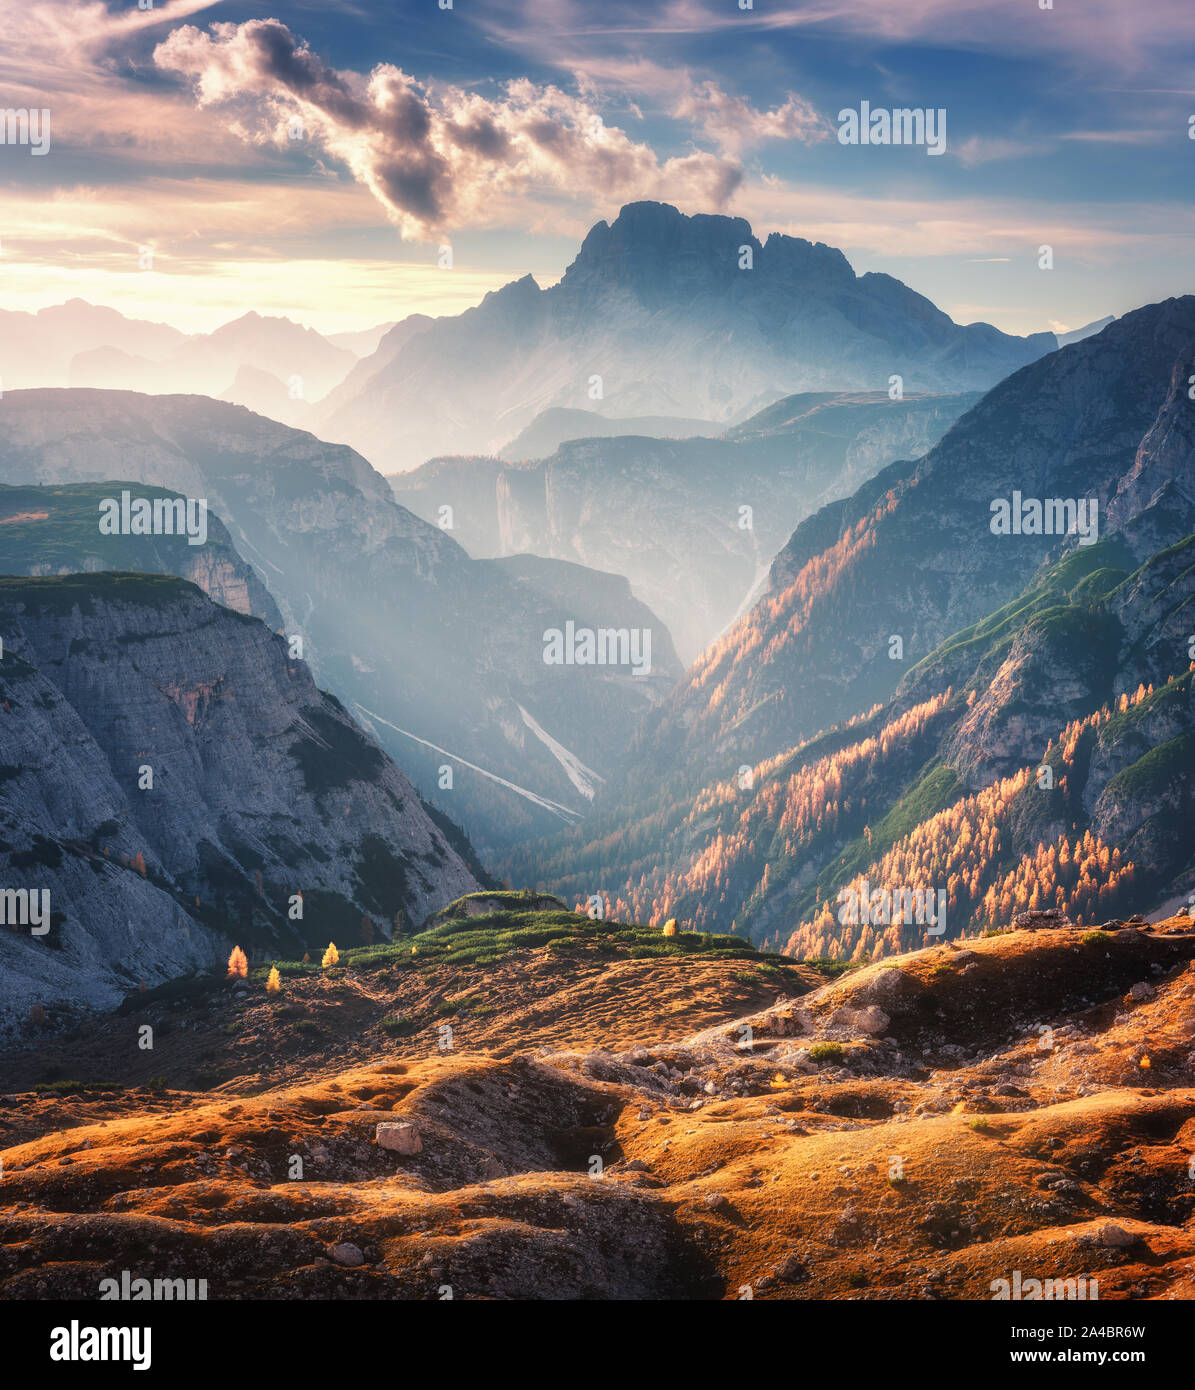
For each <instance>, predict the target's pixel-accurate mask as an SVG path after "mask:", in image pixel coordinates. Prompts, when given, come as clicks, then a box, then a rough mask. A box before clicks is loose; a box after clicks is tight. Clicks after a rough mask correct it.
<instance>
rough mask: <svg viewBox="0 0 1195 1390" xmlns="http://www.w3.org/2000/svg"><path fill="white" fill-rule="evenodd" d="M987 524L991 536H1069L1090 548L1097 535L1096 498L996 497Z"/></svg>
mask: <svg viewBox="0 0 1195 1390" xmlns="http://www.w3.org/2000/svg"><path fill="white" fill-rule="evenodd" d="M991 512H992V519H991V522H990V523H989V526H990V529H991V532H992V535H993V536H1073V535H1078V537H1079V544H1080V545H1094V544H1095V542H1096V541H1097V540H1098V539H1099V533H1100V501H1099V498H1098V497H1080V498H1077V499H1076V498H1074V497H1047V498H1045V499H1044V500H1043V499H1042V498H1040V497H1022V496H1021V494H1020V493H1019V492H1014V493H1013V495H1012V499H1011V501H1010V500H1009V499H1008V498H1007V497H996V498H993V499H992V504H991Z"/></svg>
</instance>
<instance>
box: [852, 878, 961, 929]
mask: <svg viewBox="0 0 1195 1390" xmlns="http://www.w3.org/2000/svg"><path fill="white" fill-rule="evenodd" d="M838 903H839V907H838V921H839V924H840V925H841V926H844V927H847V926H850V927H859V926H864V927H866V926H868V925H870V924H872V923H875V924H878V925H880V926H887V925H888V924H889V923H890V922H893V921H895V920H896V919H897V918H899V919H900V921H901V922H903V923H906V924H910V925H911V924H913V923H916V924H917V926H919V927H925V928H926V935H927V936H941V935H942V933H943V932H944V931H945V930H946V890H945V888H939V889H938V890H937V891H936V892H935V891H934V889H932V888H916V889H914V888H897V889H890V888H872V886H871V884H870V882H869V881H868V880H867V879H864V880H863V882H862V883H861V884H860V885H859V887H857V888H840V889H839V890H838Z"/></svg>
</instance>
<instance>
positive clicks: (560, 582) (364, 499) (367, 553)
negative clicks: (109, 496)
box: [0, 391, 682, 854]
mask: <svg viewBox="0 0 1195 1390" xmlns="http://www.w3.org/2000/svg"><path fill="white" fill-rule="evenodd" d="M4 406H5V408H4V411H3V413H2V414H0V481H5V482H8V483H11V484H18V483H19V484H23V485H29V484H41V485H53V486H55V487H61V486H62V485H63V484H88V485H90V484H94V483H101V482H102V483H105V484H107V487H106V488H105V489H104V490H105V491H109V490H110V489H112V488H119V487H121V486H124V487H132V488H133V489H134V490H136V488H137V485H138V484H149V485H152V486H153V487H158V488H165V489H169V490H171V491H172V492H174V493H176V494H179V495H182V496H184V497H190V498H203V499H206V500H207V501H208V503H209V506H210V508H211V510H212V512H214V514H215V517H216V518H217V519H218V521H220V522H222V523H223V526H222V527H214V528H213V533H212V534H213V536H214V537H215V538H216V539H217V542H218V546H219V545H220V544H223V543H224V541H225V539H226V538H230V539H231V544H232V546H233V547H235V550H236V552H237V554H239V556H240V557H241V558H242V559H244V560H245V561H247V562H248V563H249V564H250V565H252V566H253V569H254V570H255V571H256V573H257V576H258V578H259V579H260V580H261V581H262V582H263V583H264V585H265V586H266V587H267V588H268V590H269V594H270V595H271V596H272V599H273V600H274V601H275V602H276V603H277V608H278V610H279V611H280V613H281V614H282V618H283V622H284V624H285V630H286V632H287V633H288V635H291V636H299V637H301V638H302V642H303V656H304V658H305V659H306V660H307V661H308V662H309V663H310V665H311V668H312V670H313V671H314V672H315V674H316V676H317V678H318V679H319V681H320V682H321V683H322V684H323V685H325V686H326V687H327V688H329V689H330V690H332V691H333V692H334V693H336V694H337V695H339V696H340V698H341V699H342V700H343V701H344V703H345V705H346V707H348V708H349V710H350V712H351V713H352V714H353V715H354V716H355V717H357V718H360V719H363V720H367V721H368V722H369V724H370V727H371V728H372V729H373V730H374V732H375V733H376V734H377V737H378V738H379V740H380V741H381V742H382V743H383V745H384V746H385V747H386V748H387V750H388V751H389V752H391V753H392V755H393V756H395V758H396V760H397V761H398V762H399V764H400V765H401V766H402V767H403V768H404V769H405V770H407V771H408V772H409V774H410V775H411V777H412V779H413V781H414V782H415V783H416V785H417V786H418V787H419V788H420V790H421V791H422V792H423V794H424V795H425V796H426V797H427V798H428V799H429V800H432V801H434V802H435V803H436V804H437V805H439V806H440V807H441V809H442V810H443V811H444V812H445V813H446V814H447V815H449V816H450V817H452V818H453V819H454V820H457V821H458V822H460V823H462V824H463V825H464V826H465V828H466V830H467V831H468V833H469V835H470V837H471V838H472V839H473V841H474V843H475V844H476V846H477V848H478V850H479V852H481V853H483V854H485V853H488V852H490V851H491V850H492V849H494V848H497V847H500V846H505V845H507V844H509V843H510V842H511V840H512V839H517V838H519V837H520V836H523V835H526V834H527V833H529V832H530V831H532V830H536V829H544V828H546V827H547V826H548V825H550V824H552V823H560V822H561V821H564V822H571V821H572V820H574V819H576V818H577V817H578V816H579V815H581V814H582V813H583V811H585V810H587V809H588V806H589V800H590V797H591V795H592V794H593V792H594V791H595V790H596V788H597V787H599V786H600V785H601V783H602V780H603V779H604V778H606V777H608V776H609V775H611V773H612V771H613V769H614V767H615V765H616V763H617V760H618V758H619V757H620V756H621V753H622V751H623V749H624V747H625V745H626V741H627V738H628V736H629V732H630V730H631V728H632V727H633V726H634V723H635V722H636V720H637V718H638V716H639V715H640V714H641V713H642V712H643V711H644V710H646V709H647V708H648V707H649V706H650V705H651V703H652V702H653V701H654V700H657V699H660V698H662V696H663V695H664V694H666V693H667V691H668V690H669V689H671V687H672V686H673V685H674V684H675V682H676V681H677V680H678V679H679V678H680V676H681V674H682V668H681V666H680V663H679V661H678V660H677V657H676V654H675V651H674V650H673V647H672V642H671V639H670V637H669V634H668V632H667V629H666V627H665V625H664V624H663V623H662V622H661V621H660V619H659V618H658V617H656V616H655V615H653V614H652V613H651V612H650V611H649V610H648V609H647V608H646V606H645V605H643V604H642V603H640V602H638V601H637V600H636V599H634V598H633V597H632V595H631V593H630V588H629V585H628V584H627V582H626V580H625V579H622V578H621V577H619V576H616V575H610V574H605V573H601V572H598V571H595V570H585V571H581V570H580V569H579V567H578V566H576V565H571V564H567V563H563V562H560V561H555V560H548V561H540V562H534V563H533V562H527V563H521V562H519V561H517V560H515V559H510V560H501V561H488V560H487V561H479V560H474V559H471V558H470V557H469V556H468V555H467V554H466V552H465V551H464V550H463V549H462V548H461V547H460V546H459V545H458V544H457V543H456V541H455V540H453V539H452V538H451V536H450V535H449V534H448V533H446V532H444V531H442V530H441V529H439V528H438V527H436V526H432V525H429V524H428V523H427V522H425V521H422V520H420V519H419V518H418V517H416V516H414V515H413V514H412V513H411V512H409V511H407V510H406V509H405V508H403V507H401V506H399V505H398V504H397V503H396V502H395V501H394V499H393V496H392V494H391V491H390V488H389V486H388V485H387V484H386V482H385V480H384V479H383V478H382V477H381V475H380V474H378V473H376V472H375V471H374V470H373V469H372V468H370V466H369V464H368V463H367V462H366V461H365V460H364V459H363V458H361V457H360V456H359V455H357V454H355V453H354V452H353V451H352V450H351V449H347V448H344V447H343V446H339V445H327V444H323V443H321V442H320V441H319V440H318V439H315V438H314V437H313V436H312V435H310V434H306V433H303V432H301V431H297V430H292V429H289V428H287V427H286V426H283V425H279V424H277V423H275V422H273V421H270V420H266V419H263V418H262V417H260V416H257V415H253V414H251V413H250V412H249V411H247V410H245V409H243V408H241V407H239V406H234V405H228V404H223V403H221V402H218V401H212V400H207V399H205V398H202V397H195V396H190V397H169V396H144V395H137V394H134V393H131V392H106V391H27V392H11V393H9V392H6V393H5V400H4ZM113 480H115V481H113ZM93 500H94V498H93ZM80 505H83V506H84V509H86V498H85V497H84V500H83V501H82V502H81V503H80ZM20 506H21V508H22V509H23V510H24V511H25V512H26V513H29V512H33V513H36V512H38V511H42V510H45V511H48V512H50V513H51V517H50V518H49V519H47V520H43V521H40V522H39V521H38V520H36V519H34V518H32V517H30V516H28V515H27V516H26V518H25V520H24V521H22V522H21V523H19V524H20V525H21V526H22V528H24V529H23V532H22V533H17V534H16V535H14V545H15V542H16V540H18V539H20V540H22V543H23V544H26V545H28V544H33V541H32V540H31V539H30V538H31V537H32V535H33V534H34V533H36V532H37V528H38V527H39V526H41V527H42V528H44V529H43V531H42V533H41V539H40V542H39V543H40V544H42V545H44V546H45V553H46V555H47V557H48V559H49V561H50V562H52V563H53V565H54V567H55V568H56V569H57V568H61V566H62V565H63V563H77V565H78V566H79V567H80V568H86V567H88V566H91V565H94V564H96V563H97V562H99V563H104V562H106V553H105V552H104V551H103V550H102V549H100V548H98V547H97V544H96V543H97V541H98V539H99V538H98V537H97V536H96V535H94V534H88V535H87V536H86V537H85V538H83V539H80V538H79V537H78V536H74V539H72V536H73V535H74V529H75V526H76V521H75V518H74V516H73V515H68V514H67V513H66V512H64V511H63V510H62V509H61V507H60V506H59V504H58V503H55V504H54V505H50V504H49V503H47V504H45V505H44V506H43V505H42V504H40V503H38V502H37V501H36V499H32V500H29V501H22V502H21V503H20ZM96 519H97V521H98V512H97V517H96ZM224 528H227V531H226V533H225V530H224ZM3 529H4V527H3V526H0V531H3ZM84 530H86V527H84ZM124 539H125V540H127V541H128V542H144V543H145V555H144V560H143V561H142V562H141V563H140V564H139V565H138V568H153V567H156V566H157V565H158V564H159V563H161V561H160V560H159V559H158V558H156V556H157V552H156V550H155V547H154V545H153V544H152V543H151V542H153V541H154V539H155V538H151V537H129V538H124ZM72 546H73V551H72V550H71V547H72ZM183 548H184V549H187V548H188V547H186V546H185V545H184V547H183ZM191 549H192V550H193V551H194V552H195V554H196V555H198V554H200V553H201V552H202V550H203V547H192V548H191ZM64 550H66V551H70V552H71V553H72V554H73V555H74V556H75V557H77V558H76V559H75V560H73V561H67V562H64V560H63V559H62V556H61V552H62V551H64ZM128 553H129V552H128V550H127V549H121V550H119V551H116V550H113V551H110V552H107V557H108V558H111V559H112V560H113V562H119V563H121V564H125V563H129V561H128V559H127V558H126V557H127V555H128ZM26 555H27V553H26ZM55 557H57V558H55ZM200 563H201V562H199V561H198V560H192V559H191V558H190V557H184V558H183V559H182V560H181V561H179V564H180V567H181V568H184V569H186V571H187V573H188V574H192V573H194V574H195V577H196V581H197V582H200V583H205V582H206V581H205V579H204V576H203V574H202V573H201V572H197V571H196V570H195V569H194V568H193V567H194V566H195V565H198V564H200ZM21 564H22V567H23V568H26V567H28V564H29V561H28V558H26V559H24V560H22V561H21ZM189 567H191V568H189ZM227 582H228V581H226V580H225V579H224V578H223V577H222V576H221V574H220V573H216V574H213V577H212V583H213V586H215V585H216V584H217V583H221V584H226V583H227ZM216 591H217V590H216V589H215V587H213V592H216ZM569 624H572V628H571V629H570V628H569ZM599 628H600V629H608V630H611V631H614V632H619V631H625V632H626V634H627V639H626V640H627V643H628V644H629V642H630V640H631V634H632V633H638V634H643V633H649V634H650V642H651V648H650V667H649V669H644V664H643V663H642V662H640V663H639V665H638V668H637V669H636V667H634V666H632V665H631V664H630V663H629V661H626V660H624V661H623V663H622V664H604V665H601V666H597V665H595V666H589V665H584V664H576V663H575V662H574V661H572V660H571V659H567V658H566V659H565V660H563V661H562V663H561V664H549V663H548V662H547V661H546V660H545V652H546V651H547V645H546V643H547V639H546V634H549V633H553V632H559V633H561V634H562V636H563V634H564V633H565V632H566V631H574V632H575V631H577V630H582V629H589V630H592V631H595V632H596V630H597V629H599ZM574 654H575V653H574ZM595 655H597V654H596V653H595ZM607 655H609V653H607ZM617 655H619V656H629V652H628V653H623V652H621V651H620V652H619V653H617Z"/></svg>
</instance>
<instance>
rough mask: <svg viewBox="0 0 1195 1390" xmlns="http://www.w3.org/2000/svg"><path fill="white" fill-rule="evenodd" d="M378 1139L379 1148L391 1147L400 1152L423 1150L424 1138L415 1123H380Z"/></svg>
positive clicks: (419, 1151)
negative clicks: (420, 1135)
mask: <svg viewBox="0 0 1195 1390" xmlns="http://www.w3.org/2000/svg"><path fill="white" fill-rule="evenodd" d="M377 1141H378V1148H380V1149H391V1150H393V1151H394V1152H395V1153H399V1154H417V1153H422V1152H423V1140H422V1139H421V1138H420V1137H419V1131H418V1130H417V1129H416V1128H415V1126H414V1125H399V1124H389V1125H378V1128H377Z"/></svg>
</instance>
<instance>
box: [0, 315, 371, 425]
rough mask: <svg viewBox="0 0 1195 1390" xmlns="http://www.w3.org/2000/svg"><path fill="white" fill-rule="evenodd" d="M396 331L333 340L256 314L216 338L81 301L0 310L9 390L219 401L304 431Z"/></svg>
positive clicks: (2, 362) (2, 375)
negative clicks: (312, 412)
mask: <svg viewBox="0 0 1195 1390" xmlns="http://www.w3.org/2000/svg"><path fill="white" fill-rule="evenodd" d="M393 327H394V325H393V324H383V325H379V326H378V327H377V328H374V329H366V330H364V331H362V332H360V333H338V334H332V335H330V336H327V337H324V336H322V335H321V334H319V333H316V332H315V331H314V330H313V329H310V328H303V327H302V326H301V325H299V324H297V323H294V322H292V321H291V320H290V319H287V318H278V317H270V316H263V315H261V314H257V313H247V314H243V315H241V317H240V318H237V319H235V320H233V321H232V322H230V323H226V324H224V325H223V326H222V327H220V328H217V329H216V330H214V331H213V332H211V333H194V334H187V333H182V332H180V331H179V330H178V329H176V328H172V327H171V326H170V325H168V324H164V323H149V322H145V321H142V320H138V319H130V318H126V317H125V316H124V315H123V314H120V313H118V312H117V311H116V310H115V309H108V308H103V307H100V306H98V305H94V304H88V303H87V302H86V301H85V300H81V299H72V300H68V301H67V302H66V303H65V304H59V305H55V306H54V307H52V308H48V309H40V310H38V312H37V313H35V314H30V313H24V312H20V311H14V310H0V379H2V380H3V383H4V387H5V389H7V390H10V391H11V390H17V389H26V388H30V387H43V386H80V387H94V388H99V389H105V390H119V391H144V392H149V393H151V394H155V395H160V394H170V393H175V392H182V393H187V394H199V395H207V396H215V397H218V398H220V399H224V400H230V401H234V402H235V403H236V404H238V405H246V406H249V407H250V408H251V409H253V410H258V411H260V412H261V413H262V414H266V415H269V416H270V417H271V418H272V419H282V420H284V421H285V422H286V423H297V422H298V421H300V420H301V419H302V418H303V416H304V415H305V414H306V412H307V410H308V409H309V407H310V405H311V403H312V402H314V401H318V400H319V399H320V398H321V397H322V396H324V395H326V394H327V392H329V391H330V390H331V389H332V388H333V387H334V386H335V385H337V384H338V383H339V382H340V381H341V380H342V379H343V378H344V376H345V375H346V373H347V372H348V371H349V369H350V368H351V367H352V366H353V365H354V364H355V363H356V361H357V359H358V357H360V356H363V355H366V354H370V353H373V352H374V351H375V350H376V349H377V346H378V343H379V341H380V339H381V338H382V336H383V335H384V334H385V333H387V332H388V331H389V330H390V329H391V328H393Z"/></svg>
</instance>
